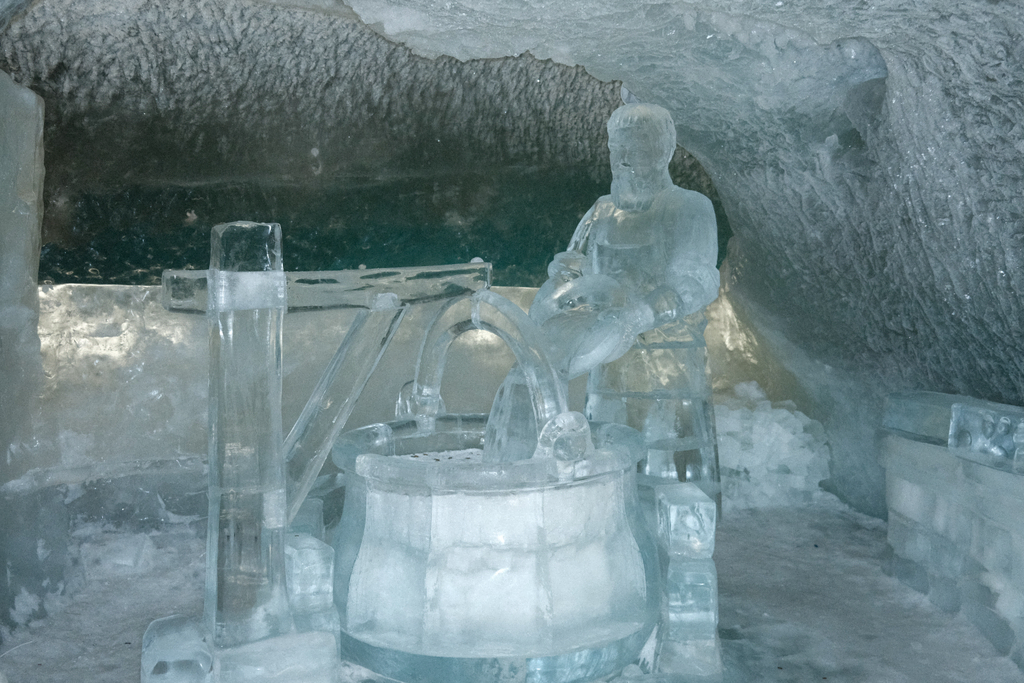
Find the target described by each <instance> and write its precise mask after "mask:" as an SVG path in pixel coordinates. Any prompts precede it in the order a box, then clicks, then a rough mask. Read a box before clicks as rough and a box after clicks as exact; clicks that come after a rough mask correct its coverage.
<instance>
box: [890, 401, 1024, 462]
mask: <svg viewBox="0 0 1024 683" xmlns="http://www.w3.org/2000/svg"><path fill="white" fill-rule="evenodd" d="M882 427H883V429H886V430H887V431H889V432H892V433H895V434H899V435H901V436H904V437H906V438H909V439H911V440H914V441H922V442H925V443H930V444H934V445H944V446H946V447H948V448H949V451H950V453H951V454H953V455H955V456H957V457H958V458H961V459H963V460H967V461H970V462H974V463H977V464H979V465H984V466H985V467H991V468H993V469H997V470H1001V471H1004V472H1011V473H1013V474H1024V408H1021V407H1018V406H1011V405H1005V404H1002V403H994V402H991V401H983V400H981V399H976V398H970V397H968V396H954V395H950V394H940V393H934V392H909V393H898V394H892V395H891V396H889V398H888V399H887V401H886V406H885V412H884V414H883V417H882Z"/></svg>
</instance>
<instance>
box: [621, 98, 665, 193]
mask: <svg viewBox="0 0 1024 683" xmlns="http://www.w3.org/2000/svg"><path fill="white" fill-rule="evenodd" d="M675 148H676V129H675V125H674V124H673V123H672V116H671V115H670V114H669V113H668V111H667V110H666V109H664V108H663V107H659V106H658V105H656V104H626V105H623V106H621V107H619V108H618V109H616V110H615V111H614V112H613V113H612V115H611V118H609V119H608V150H609V152H610V157H611V165H612V201H613V202H615V206H617V207H618V208H620V209H624V210H626V211H635V210H642V209H646V208H647V207H648V206H650V202H651V200H653V198H654V195H656V194H657V193H658V192H660V191H661V190H663V189H665V188H666V187H668V186H670V185H671V184H672V181H671V179H670V178H669V175H668V162H669V160H670V159H671V158H672V154H673V153H674V152H675Z"/></svg>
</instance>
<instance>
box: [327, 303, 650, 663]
mask: <svg viewBox="0 0 1024 683" xmlns="http://www.w3.org/2000/svg"><path fill="white" fill-rule="evenodd" d="M481 296H483V297H487V296H493V295H489V294H482V295H481ZM492 303H495V304H496V305H498V307H499V308H500V307H501V304H500V302H492ZM492 313H493V311H492ZM512 315H513V316H514V313H513V314H512ZM440 317H441V318H443V317H444V316H440ZM472 317H473V320H474V323H475V324H477V325H479V327H481V328H483V329H492V328H490V327H488V323H487V320H488V319H489V317H491V314H489V313H488V312H487V311H486V310H483V309H481V308H478V307H475V308H474V309H473V316H472ZM449 318H450V320H449V321H448V322H451V320H452V319H455V318H459V316H458V315H455V314H452V315H451V316H449ZM448 322H444V321H443V320H442V323H440V324H441V326H445V325H447V324H448ZM508 324H509V323H508V320H507V319H506V320H505V321H504V322H503V323H502V325H506V326H507V325H508ZM517 324H522V325H523V326H526V325H528V324H529V323H525V322H521V323H517ZM460 326H461V327H460ZM455 328H458V329H462V330H464V329H465V325H463V324H462V323H458V324H456V325H453V326H452V329H455ZM493 329H494V331H495V332H496V333H497V334H499V336H502V337H503V338H505V336H504V333H503V331H502V329H501V327H496V328H493ZM427 339H428V342H425V345H424V347H425V348H427V347H428V346H429V343H430V339H431V335H430V334H428V335H427ZM510 345H512V346H513V347H514V350H515V345H514V344H510ZM442 346H444V345H443V344H442ZM440 355H441V356H443V352H442V353H441V354H440ZM516 355H517V358H523V359H524V360H526V357H525V355H524V354H520V353H519V352H518V351H517V353H516ZM424 365H429V363H426V364H425V363H424V362H423V356H421V364H420V369H421V370H423V367H424ZM545 372H547V371H546V370H541V371H540V374H541V375H544V373H545ZM429 374H430V373H425V374H424V375H421V377H420V379H421V380H422V379H423V377H426V376H428V375H429ZM527 374H530V373H527ZM531 377H532V375H531ZM552 379H553V378H552V377H541V380H540V383H541V385H543V383H544V382H548V381H549V380H552ZM437 380H438V381H439V377H438V378H437ZM536 385H537V383H536V382H534V381H533V380H532V379H531V389H535V388H536ZM421 389H422V387H421ZM436 389H437V387H436V386H434V387H428V388H427V389H426V390H423V391H420V395H421V397H422V396H427V397H428V398H429V397H430V396H436V395H437V391H436ZM534 393H535V394H536V393H537V392H536V391H535V392H534ZM557 393H558V392H554V394H557ZM552 400H554V401H555V402H556V403H557V402H559V401H561V402H562V403H563V404H564V399H558V398H556V399H552ZM543 402H544V401H543V400H540V401H539V402H538V404H537V406H536V409H537V414H538V415H539V416H541V417H545V416H546V415H548V414H553V415H554V416H553V417H550V418H545V419H542V420H540V421H539V422H538V423H539V424H543V425H545V427H544V429H543V430H542V431H541V434H540V436H539V438H537V439H536V442H537V443H538V447H537V452H536V454H535V455H534V456H533V457H529V458H525V459H519V460H511V461H509V460H505V459H503V458H500V457H499V458H498V459H495V458H494V457H485V456H484V454H483V453H482V451H481V450H480V449H481V448H482V446H483V441H484V436H485V433H487V426H488V425H487V418H486V416H484V415H444V414H440V415H435V414H430V415H427V416H426V418H425V416H424V415H423V414H422V411H415V410H414V411H412V412H413V413H415V414H416V417H414V418H410V419H406V420H398V421H395V422H391V423H387V424H377V425H370V426H368V427H364V428H362V429H359V430H355V431H352V432H349V433H347V434H345V435H343V436H342V437H341V438H340V439H339V440H338V441H337V442H336V444H335V446H334V450H333V457H334V460H335V463H336V464H337V465H338V466H339V467H341V468H342V469H344V471H345V482H346V492H345V505H344V510H343V513H342V518H341V522H340V523H339V525H338V529H337V532H336V535H335V539H334V546H335V549H336V564H335V591H334V596H335V601H336V603H337V605H338V609H339V611H340V614H341V625H342V628H341V630H342V633H341V650H342V656H343V657H346V658H348V659H351V660H353V661H355V662H357V663H359V664H362V665H364V666H366V667H368V668H370V669H372V670H374V671H376V672H378V673H381V674H384V675H387V676H391V677H393V678H396V679H399V680H401V681H406V682H409V683H412V682H414V681H417V682H418V681H437V682H441V681H443V682H444V683H454V682H456V681H467V682H470V681H471V682H472V683H481V682H483V681H560V682H561V681H564V682H567V683H568V682H570V681H590V680H593V679H595V678H598V677H600V676H604V675H607V674H609V673H613V672H615V671H617V670H619V669H622V668H623V667H624V666H626V665H628V664H630V663H631V662H634V661H636V659H637V657H638V655H639V654H640V652H641V650H642V649H643V648H644V646H645V644H646V643H647V642H648V641H649V640H650V639H651V638H652V635H653V633H654V630H655V626H656V624H657V622H658V618H659V610H660V602H661V590H660V571H659V565H658V555H657V548H656V544H655V541H654V539H653V537H652V535H651V533H650V531H649V530H648V528H647V526H646V525H645V523H644V520H643V518H642V513H641V510H640V502H639V497H638V494H637V487H636V467H637V462H638V461H639V460H640V459H641V458H642V457H643V455H644V445H643V440H642V437H641V436H640V434H639V433H638V432H636V431H635V430H633V429H631V428H629V427H626V426H623V425H618V424H588V423H587V422H586V421H585V420H584V419H583V416H582V415H580V414H579V413H573V412H570V411H567V410H565V406H564V405H561V406H559V407H556V408H557V409H556V410H554V411H551V410H548V409H549V408H550V406H546V405H543ZM429 403H430V401H429V400H427V401H423V400H421V401H420V405H421V406H422V405H425V404H429ZM435 404H436V402H435ZM527 409H529V406H527ZM427 412H430V411H427ZM581 440H585V441H586V443H582V442H581Z"/></svg>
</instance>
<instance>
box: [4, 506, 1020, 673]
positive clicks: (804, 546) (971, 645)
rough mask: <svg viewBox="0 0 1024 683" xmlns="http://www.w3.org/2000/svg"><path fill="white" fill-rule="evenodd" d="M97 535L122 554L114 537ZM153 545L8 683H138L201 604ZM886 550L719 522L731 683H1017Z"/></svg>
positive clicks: (80, 604)
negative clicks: (180, 618)
mask: <svg viewBox="0 0 1024 683" xmlns="http://www.w3.org/2000/svg"><path fill="white" fill-rule="evenodd" d="M104 536H105V537H106V538H104V539H101V540H102V541H103V543H105V544H109V545H111V547H113V548H114V549H116V548H118V547H120V546H119V544H120V543H121V541H119V539H118V538H117V537H118V536H122V535H118V534H104ZM125 536H126V535H125ZM151 539H152V541H153V548H152V551H151V552H152V561H151V562H150V561H148V560H147V561H146V562H144V563H143V564H142V565H140V566H141V567H142V569H141V573H133V572H136V571H139V569H138V568H136V569H132V568H128V567H121V566H119V565H116V564H112V563H103V561H102V560H99V561H97V562H98V564H94V566H93V567H92V568H90V567H89V566H86V570H87V576H86V581H85V583H84V585H83V586H82V587H81V588H80V590H79V591H78V592H77V593H76V594H75V595H74V596H73V597H72V598H71V599H70V600H67V601H66V602H65V604H63V605H61V606H60V611H59V612H58V613H57V614H55V616H53V617H51V618H49V619H46V620H44V621H42V622H40V623H37V624H35V625H33V626H32V627H30V628H29V629H27V630H26V629H22V630H21V631H20V632H18V633H15V634H14V636H13V637H12V638H10V639H8V640H5V642H4V644H3V646H2V648H3V650H4V652H3V653H2V654H0V673H2V674H3V675H5V676H6V678H7V679H8V681H10V683H23V682H24V683H32V682H35V681H39V682H50V681H65V680H66V681H82V682H83V683H108V682H109V683H115V682H116V683H127V682H129V681H131V682H133V683H134V682H135V681H138V680H139V656H140V648H141V640H142V633H143V631H144V630H145V628H146V626H147V625H148V624H149V622H150V621H152V620H153V619H156V618H158V617H162V616H167V615H169V614H173V613H175V612H179V613H192V614H196V613H198V612H199V611H200V609H201V604H202V582H203V559H204V558H203V553H204V548H203V543H202V542H200V541H199V540H198V539H196V538H195V537H194V536H190V535H187V534H182V533H162V534H154V535H152V536H151ZM121 540H127V541H129V542H130V541H131V540H132V539H130V538H129V539H121ZM884 547H885V525H884V523H882V522H879V521H878V520H874V519H871V518H868V517H865V516H863V515H859V514H857V513H854V512H851V511H849V510H848V509H846V508H845V507H844V506H842V505H841V504H839V503H838V502H835V501H834V500H831V499H829V500H825V501H822V502H818V503H815V504H813V505H810V506H805V507H799V508H778V509H753V510H737V511H732V512H727V513H726V516H725V519H724V520H723V521H722V524H721V526H720V527H719V532H718V541H717V545H716V551H715V560H716V564H717V565H718V574H719V596H720V630H721V635H722V646H723V653H724V658H725V667H726V677H725V679H726V680H725V683H773V682H780V683H781V682H789V681H794V682H795V681H800V682H802V683H803V682H809V681H822V680H828V681H829V682H830V683H837V682H839V683H904V682H907V683H946V682H948V683H1024V673H1021V672H1020V670H1019V669H1017V667H1016V666H1015V665H1014V664H1013V663H1012V662H1010V660H1009V659H1008V658H1006V657H1001V656H999V655H997V654H996V653H995V651H994V649H993V648H992V646H991V645H990V644H989V643H988V641H986V640H985V639H984V638H982V636H981V635H980V634H979V633H978V632H977V631H976V630H975V629H974V627H973V626H971V624H970V623H968V621H967V620H966V619H965V618H964V617H963V616H960V615H957V616H950V615H947V614H943V613H942V612H939V611H938V610H936V609H935V608H934V607H932V605H931V604H930V603H929V602H928V601H927V599H925V598H924V597H923V596H921V595H919V594H918V593H915V592H914V591H912V590H911V589H909V588H907V587H906V586H903V585H902V584H900V583H899V582H897V581H896V580H895V579H892V578H889V577H887V576H885V575H883V574H882V572H881V570H880V569H879V559H878V558H879V555H880V554H881V553H882V550H883V549H884ZM85 556H96V555H95V554H91V555H90V554H88V553H87V554H84V555H83V557H85ZM103 556H104V555H103V554H102V553H101V554H100V557H103ZM105 556H106V557H112V556H114V554H112V553H106V555H105ZM2 678H3V677H2V676H0V680H2ZM351 680H352V681H356V680H360V681H361V680H364V678H363V677H362V676H356V677H351Z"/></svg>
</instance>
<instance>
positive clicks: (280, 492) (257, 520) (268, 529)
mask: <svg viewBox="0 0 1024 683" xmlns="http://www.w3.org/2000/svg"><path fill="white" fill-rule="evenodd" d="M208 292H209V299H208V302H207V316H208V317H209V320H210V435H209V439H210V441H209V456H210V518H209V531H208V538H207V560H206V566H207V577H206V604H205V610H204V611H205V615H204V616H205V620H206V624H207V628H208V629H209V631H210V633H212V634H213V636H214V644H215V645H217V646H218V647H227V646H232V645H239V644H242V643H246V642H251V641H254V640H258V639H261V638H265V637H268V636H273V635H278V634H282V633H285V632H287V631H288V630H289V629H290V627H291V619H290V616H289V612H288V601H287V594H286V591H285V554H284V549H285V526H286V515H287V507H286V494H285V492H286V480H285V468H284V455H283V437H282V431H281V429H282V428H281V344H282V336H281V330H282V322H283V317H284V312H285V308H286V306H287V303H286V280H285V275H284V270H283V265H282V259H281V226H279V225H277V224H266V223H227V224H222V225H218V226H216V227H214V229H213V234H212V236H211V250H210V270H209V289H208Z"/></svg>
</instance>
